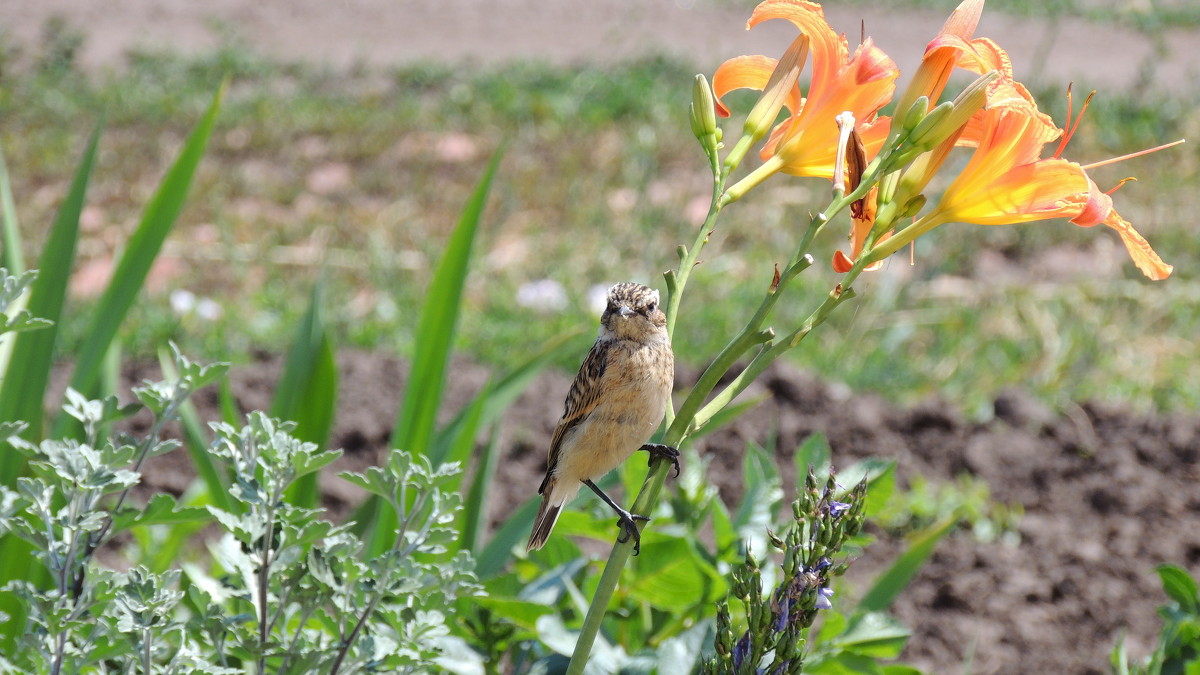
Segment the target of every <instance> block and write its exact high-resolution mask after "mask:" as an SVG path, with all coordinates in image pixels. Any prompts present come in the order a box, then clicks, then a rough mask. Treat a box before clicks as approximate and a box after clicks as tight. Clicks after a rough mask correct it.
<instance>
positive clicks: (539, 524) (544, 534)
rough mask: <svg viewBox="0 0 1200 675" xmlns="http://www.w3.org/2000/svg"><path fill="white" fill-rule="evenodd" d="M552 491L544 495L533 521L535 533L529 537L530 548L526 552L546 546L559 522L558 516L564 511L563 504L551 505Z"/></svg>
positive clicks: (547, 491)
mask: <svg viewBox="0 0 1200 675" xmlns="http://www.w3.org/2000/svg"><path fill="white" fill-rule="evenodd" d="M550 493H551V491H550V490H546V493H545V494H544V495H542V505H541V506H540V507H539V508H538V512H537V517H536V518H534V519H533V532H532V533H530V535H529V546H528V548H527V549H526V550H529V551H532V550H534V549H539V548H541V547H543V546H545V545H546V539H548V538H549V537H550V531H551V530H553V529H554V524H555V523H557V522H558V514H559V513H560V512H561V511H562V507H563V505H562V503H561V502H560V503H558V504H551V503H550V496H551V495H550Z"/></svg>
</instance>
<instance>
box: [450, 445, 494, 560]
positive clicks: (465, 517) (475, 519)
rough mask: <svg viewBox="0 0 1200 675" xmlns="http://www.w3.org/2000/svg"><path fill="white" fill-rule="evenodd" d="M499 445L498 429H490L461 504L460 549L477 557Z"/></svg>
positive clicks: (480, 545) (481, 542)
mask: <svg viewBox="0 0 1200 675" xmlns="http://www.w3.org/2000/svg"><path fill="white" fill-rule="evenodd" d="M499 445H500V427H499V425H496V426H493V427H492V433H491V435H490V437H489V438H488V443H487V446H486V447H484V449H483V452H482V453H480V454H479V455H478V457H479V461H477V462H476V463H475V476H474V478H472V481H471V489H470V490H469V491H468V492H467V500H466V503H464V504H463V510H462V516H461V522H462V527H461V528H459V531H460V532H462V537H461V538H460V541H461V542H462V544H461V546H460V548H464V549H466V550H468V551H470V552H471V555H473V556H478V555H479V550H480V548H482V544H483V541H482V540H483V530H484V528H485V527H486V525H487V500H488V492H489V488H490V487H491V485H492V477H493V476H495V474H496V455H497V454H498V453H497V449H498V446H499Z"/></svg>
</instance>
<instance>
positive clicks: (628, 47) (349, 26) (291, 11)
mask: <svg viewBox="0 0 1200 675" xmlns="http://www.w3.org/2000/svg"><path fill="white" fill-rule="evenodd" d="M1093 1H1094V2H1095V1H1099V0H1093ZM993 5H994V7H993V9H996V8H998V7H999V6H1000V5H1001V3H993ZM751 6H752V3H750V2H746V3H743V7H744V8H743V7H737V8H731V7H728V6H725V3H721V5H720V6H714V5H713V4H712V3H711V2H705V1H704V0H675V1H674V2H666V1H662V0H657V1H646V2H631V1H630V0H563V1H561V2H558V1H552V0H541V1H540V2H535V1H534V0H445V1H438V0H333V1H329V0H259V1H257V2H253V3H249V2H245V1H244V0H210V1H208V2H203V3H200V2H190V1H189V0H109V1H107V2H102V3H97V2H88V1H87V0H39V1H38V2H20V1H18V0H4V1H3V2H0V26H2V27H3V28H4V32H5V33H7V39H9V40H11V41H12V42H13V43H15V44H16V45H18V46H19V47H20V48H21V49H22V50H23V51H25V52H26V53H29V52H30V51H31V50H34V51H36V47H37V43H38V41H39V39H40V36H41V34H42V27H43V25H44V24H45V22H46V20H47V19H48V18H50V17H52V16H56V15H58V16H63V17H65V18H67V20H68V22H69V24H70V25H72V26H74V27H76V28H80V29H82V30H84V31H85V34H86V35H87V41H86V43H85V44H84V46H83V50H82V52H81V54H80V62H81V64H83V65H84V66H85V67H87V68H93V69H95V68H106V67H119V66H120V64H121V63H122V62H123V60H124V58H125V55H126V54H127V53H128V51H129V50H130V49H133V48H144V47H150V48H157V49H163V48H166V49H171V50H176V51H183V52H200V51H204V50H206V49H211V48H212V47H213V46H215V45H217V44H219V42H220V36H221V34H222V33H226V34H232V35H233V36H235V37H236V38H238V39H239V40H241V41H242V42H244V43H245V44H247V45H249V46H250V47H251V49H253V50H255V51H257V52H259V53H261V54H264V55H267V56H270V57H274V58H278V59H283V60H287V61H302V62H310V63H315V64H325V65H332V66H335V67H346V66H349V65H352V64H354V63H366V64H370V65H389V64H396V63H403V62H408V61H414V60H443V59H449V60H453V61H463V62H496V61H503V60H509V59H550V60H553V61H562V62H574V61H606V60H612V59H623V58H629V57H633V56H636V55H640V54H646V53H654V52H658V53H666V54H669V55H673V56H677V57H680V58H683V59H687V60H691V61H693V62H695V63H696V64H697V68H698V69H701V70H705V71H711V70H712V69H713V68H714V67H715V66H716V65H717V64H719V63H720V61H721V60H723V59H725V58H728V57H730V56H734V55H737V54H743V53H767V54H775V53H779V52H782V51H783V48H784V47H785V46H786V44H787V41H788V40H790V35H792V29H791V27H790V26H787V25H786V24H784V23H783V22H778V21H776V22H770V24H777V25H770V24H768V25H765V26H762V27H759V28H757V29H755V30H754V31H753V32H752V33H747V32H745V31H743V30H742V25H743V24H744V22H745V19H746V17H747V16H748V14H749V7H751ZM826 14H827V16H828V18H829V21H830V23H831V24H832V25H833V26H834V27H835V28H837V29H838V30H842V31H845V32H846V33H847V34H848V35H850V36H851V37H852V39H853V38H857V36H858V33H859V26H860V24H863V25H865V27H866V30H867V33H868V34H869V35H871V36H872V37H874V39H875V40H876V42H877V43H878V44H879V45H881V46H882V47H883V49H884V50H885V51H886V52H887V53H888V54H890V55H891V56H892V57H893V58H894V59H896V61H897V63H898V64H899V65H900V67H901V69H902V71H903V72H905V73H908V72H911V71H912V69H913V67H914V66H915V64H916V62H917V60H918V59H919V58H920V54H921V51H922V50H923V49H924V44H925V42H926V41H927V40H928V39H929V38H930V37H932V36H933V35H934V34H935V33H936V32H937V30H938V29H939V28H940V27H941V24H942V22H943V21H944V20H945V17H944V16H943V15H942V14H940V13H932V12H917V11H888V10H887V9H885V8H882V7H869V6H839V5H838V4H837V3H826ZM977 34H978V35H986V36H989V37H992V38H995V39H996V40H997V41H999V42H1000V44H1001V45H1002V46H1004V47H1005V48H1006V49H1007V50H1008V51H1009V52H1010V53H1011V55H1012V58H1013V62H1014V65H1015V67H1016V70H1017V74H1018V76H1019V77H1022V78H1024V79H1026V80H1027V81H1038V80H1042V81H1048V82H1053V83H1061V84H1062V86H1064V87H1065V86H1066V83H1067V82H1069V81H1072V80H1073V81H1075V82H1076V83H1077V84H1078V85H1079V86H1080V87H1082V88H1085V89H1087V88H1100V89H1112V88H1117V89H1126V90H1128V89H1137V90H1140V88H1141V87H1142V86H1143V85H1147V84H1148V85H1149V86H1150V87H1151V88H1153V89H1163V90H1178V89H1180V88H1188V89H1193V90H1194V89H1196V88H1198V87H1200V62H1198V61H1197V59H1196V54H1200V30H1188V29H1179V30H1170V31H1166V32H1164V33H1163V34H1161V35H1158V36H1154V37H1151V36H1147V35H1144V34H1141V33H1137V32H1134V31H1132V30H1128V29H1124V28H1121V27H1119V26H1115V25H1098V24H1094V23H1089V22H1087V21H1082V20H1076V19H1069V20H1063V21H1061V22H1058V23H1057V24H1051V23H1049V22H1047V21H1035V20H1030V19H1020V18H1014V17H1008V16H1004V15H1003V14H1000V13H999V12H997V11H992V12H991V13H988V12H985V15H984V18H983V21H982V23H981V25H980V29H979V31H978V32H977ZM1156 43H1157V44H1161V45H1162V50H1163V51H1162V54H1160V55H1156Z"/></svg>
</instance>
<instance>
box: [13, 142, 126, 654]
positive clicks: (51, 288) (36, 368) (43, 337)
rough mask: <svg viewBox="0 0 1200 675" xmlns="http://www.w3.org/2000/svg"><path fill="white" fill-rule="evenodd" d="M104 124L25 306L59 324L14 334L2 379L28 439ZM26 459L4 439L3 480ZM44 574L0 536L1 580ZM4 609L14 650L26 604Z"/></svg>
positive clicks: (38, 433)
mask: <svg viewBox="0 0 1200 675" xmlns="http://www.w3.org/2000/svg"><path fill="white" fill-rule="evenodd" d="M103 127H104V122H103V120H101V121H100V122H99V123H98V124H97V125H96V129H95V130H94V131H93V132H92V135H91V137H90V138H89V139H88V143H87V146H86V148H85V149H84V151H83V157H82V159H80V161H79V168H78V169H76V171H75V177H74V179H73V180H72V181H71V188H70V190H68V192H67V197H66V199H64V200H63V203H62V205H61V206H60V207H59V209H58V213H57V215H56V216H55V218H54V224H53V226H52V227H51V229H50V235H49V238H48V239H47V240H46V245H45V248H43V249H42V258H41V262H40V266H41V268H42V269H41V270H40V271H39V275H38V278H37V280H36V281H35V282H34V284H33V286H32V288H31V289H30V295H29V302H28V304H27V305H26V309H27V310H28V311H29V313H30V314H32V315H33V316H37V317H41V318H44V319H49V320H51V321H54V322H55V325H54V326H52V327H50V328H47V329H45V330H40V331H33V332H23V333H18V334H16V335H15V336H14V338H15V341H14V342H13V346H12V354H11V356H10V358H9V361H8V363H7V366H6V368H5V372H4V377H3V380H4V381H3V383H2V384H0V422H12V421H24V422H27V423H28V424H29V427H28V428H27V429H26V431H25V433H24V437H25V438H27V439H30V440H38V439H40V438H41V437H42V423H43V420H42V415H43V412H42V404H43V402H44V401H45V397H46V384H47V382H49V378H50V367H51V365H52V359H53V356H54V344H55V340H56V339H57V337H58V319H59V318H60V317H61V315H62V308H63V302H64V300H65V298H66V292H67V281H68V280H69V278H70V275H71V269H72V267H73V265H72V262H73V261H74V260H75V243H76V240H77V239H78V234H79V214H80V213H81V212H82V210H83V202H84V198H85V196H86V194H87V187H88V183H89V181H90V180H91V175H92V169H93V168H94V167H95V165H96V150H97V147H98V145H99V142H100V132H101V130H102V129H103ZM5 248H6V252H5V255H6V256H8V249H11V248H12V247H11V245H6V247H5ZM25 461H26V459H25V456H24V455H22V454H21V453H18V452H17V451H16V450H14V449H13V448H12V446H10V445H8V444H7V443H3V444H0V485H6V486H10V487H11V486H12V485H14V484H15V483H16V480H17V477H18V476H20V475H21V474H22V473H23V472H24V468H25ZM45 577H46V572H45V570H43V569H42V568H41V567H40V566H38V565H37V564H36V563H35V562H34V558H33V556H32V551H31V549H30V547H29V544H28V543H26V542H24V541H21V540H19V539H17V538H16V537H14V536H11V535H9V536H5V537H0V579H4V580H6V581H8V580H12V581H17V580H28V581H35V580H37V579H41V578H45ZM0 614H6V615H8V617H9V619H8V622H7V623H6V624H4V627H3V633H2V634H0V652H3V653H10V652H11V649H12V648H13V647H14V646H15V642H14V641H15V640H16V638H17V636H18V635H19V634H20V630H21V627H23V626H24V625H25V617H26V608H25V606H24V604H22V603H19V602H17V600H16V598H15V597H13V596H12V595H11V594H9V593H0Z"/></svg>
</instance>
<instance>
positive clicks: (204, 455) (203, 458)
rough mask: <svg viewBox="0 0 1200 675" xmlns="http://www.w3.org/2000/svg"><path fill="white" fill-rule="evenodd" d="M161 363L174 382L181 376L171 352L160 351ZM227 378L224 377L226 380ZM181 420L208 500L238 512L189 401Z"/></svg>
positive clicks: (225, 508)
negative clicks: (206, 490)
mask: <svg viewBox="0 0 1200 675" xmlns="http://www.w3.org/2000/svg"><path fill="white" fill-rule="evenodd" d="M158 364H159V366H160V367H161V368H162V372H163V377H164V378H167V379H173V378H176V377H178V376H179V374H178V373H177V372H176V370H175V358H174V356H173V355H172V354H171V353H170V352H169V351H168V350H166V349H159V350H158ZM225 379H226V378H222V380H223V381H224V380H225ZM179 418H180V420H181V421H182V422H183V432H184V438H185V439H186V441H187V443H186V444H185V446H186V447H187V452H188V456H189V457H191V458H192V466H194V467H196V473H197V474H199V475H200V479H201V480H202V481H204V486H205V487H206V488H207V489H208V495H209V498H210V499H212V502H213V504H215V505H216V506H218V507H220V508H221V509H223V510H225V511H236V510H237V509H238V508H239V507H237V506H234V501H233V498H232V497H230V496H229V478H228V477H227V476H226V474H225V472H224V470H223V469H222V468H221V466H220V465H218V463H217V462H214V461H213V458H212V456H211V455H209V453H208V440H207V439H206V438H205V434H204V427H203V425H201V423H200V415H199V414H198V413H197V412H196V406H195V405H194V404H193V403H192V402H191V401H190V400H187V401H184V402H183V405H182V406H180V408H179Z"/></svg>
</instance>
